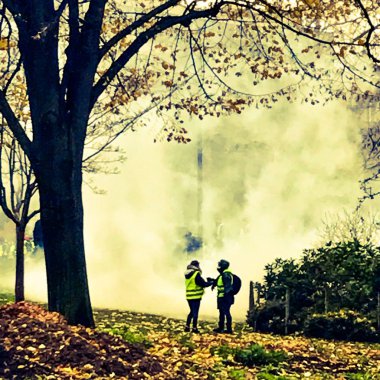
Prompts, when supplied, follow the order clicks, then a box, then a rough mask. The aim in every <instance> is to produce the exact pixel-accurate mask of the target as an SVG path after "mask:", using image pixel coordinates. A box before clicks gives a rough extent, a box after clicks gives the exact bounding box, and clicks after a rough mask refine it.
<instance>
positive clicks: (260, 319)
mask: <svg viewBox="0 0 380 380" xmlns="http://www.w3.org/2000/svg"><path fill="white" fill-rule="evenodd" d="M303 314H304V311H303V310H300V311H298V312H297V313H296V315H292V317H293V318H292V320H290V321H289V323H288V333H289V334H292V333H294V332H296V331H300V330H302V325H303V323H302V321H303V320H304V319H305V317H304V315H303ZM247 324H248V325H249V326H250V327H252V328H254V329H255V331H259V332H264V333H272V334H284V333H285V307H284V304H283V302H279V301H268V302H266V303H265V304H263V305H260V306H259V307H257V308H255V309H254V310H251V311H248V314H247Z"/></svg>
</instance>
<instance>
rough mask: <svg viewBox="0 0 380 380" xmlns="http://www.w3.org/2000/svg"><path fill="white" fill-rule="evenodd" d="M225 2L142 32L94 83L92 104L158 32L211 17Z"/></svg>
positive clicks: (161, 21) (164, 20)
mask: <svg viewBox="0 0 380 380" xmlns="http://www.w3.org/2000/svg"><path fill="white" fill-rule="evenodd" d="M224 4H225V3H224V2H220V3H217V4H216V5H215V6H214V7H213V8H210V9H205V10H200V11H195V10H194V11H191V12H189V13H186V14H183V15H181V16H167V17H164V18H162V19H161V20H159V21H157V22H156V23H155V24H154V25H153V26H152V27H151V28H149V29H147V30H146V31H145V32H142V33H141V34H139V35H138V37H137V38H136V39H135V40H134V41H133V42H132V44H131V45H130V46H129V47H128V48H127V49H126V50H125V51H124V52H123V53H122V54H121V55H120V57H119V58H118V59H117V60H116V61H115V62H114V63H113V64H112V65H111V66H110V68H109V69H108V70H107V71H106V73H105V74H103V76H102V77H100V79H99V80H98V82H97V83H96V84H95V85H94V87H93V91H92V101H91V106H93V105H94V104H95V102H96V101H97V99H98V98H99V96H100V95H101V94H102V93H103V91H104V90H105V88H106V87H107V86H108V84H109V83H110V82H111V81H112V80H113V79H114V78H115V76H116V75H117V74H118V72H119V71H120V70H121V69H122V68H123V67H124V66H125V65H126V64H127V63H128V62H129V60H130V59H131V58H132V57H133V56H134V55H135V54H137V52H138V51H139V50H140V48H141V47H142V46H144V45H145V44H146V43H147V42H148V41H149V40H150V39H151V38H153V37H154V36H156V35H157V34H159V33H161V32H163V31H164V30H166V29H169V28H171V27H172V26H175V25H180V24H181V25H184V26H188V25H190V23H191V22H192V21H194V20H196V19H200V18H205V17H210V16H214V15H216V14H217V13H218V12H219V10H220V8H221V7H222V6H223V5H224Z"/></svg>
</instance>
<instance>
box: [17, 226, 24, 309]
mask: <svg viewBox="0 0 380 380" xmlns="http://www.w3.org/2000/svg"><path fill="white" fill-rule="evenodd" d="M24 238H25V226H23V225H19V226H16V284H15V301H16V302H20V301H24V300H25V293H24Z"/></svg>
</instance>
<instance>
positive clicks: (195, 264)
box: [190, 260, 199, 267]
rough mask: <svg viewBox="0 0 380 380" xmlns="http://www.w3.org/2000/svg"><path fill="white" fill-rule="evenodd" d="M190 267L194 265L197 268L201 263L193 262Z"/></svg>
mask: <svg viewBox="0 0 380 380" xmlns="http://www.w3.org/2000/svg"><path fill="white" fill-rule="evenodd" d="M190 265H194V266H195V267H199V261H198V260H193V261H192V262H191V263H190Z"/></svg>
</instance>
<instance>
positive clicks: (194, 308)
mask: <svg viewBox="0 0 380 380" xmlns="http://www.w3.org/2000/svg"><path fill="white" fill-rule="evenodd" d="M185 285H186V300H187V302H188V304H189V307H190V313H189V315H188V316H187V320H186V327H185V331H186V332H188V331H190V326H191V322H193V327H192V330H191V331H192V332H193V333H199V330H198V327H197V324H198V314H199V307H200V305H201V300H202V296H203V293H204V288H207V287H208V286H210V285H212V283H211V282H208V281H205V280H204V279H203V278H202V270H201V268H200V266H199V261H197V260H193V261H192V262H191V263H190V264H189V265H188V266H187V269H186V272H185Z"/></svg>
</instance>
